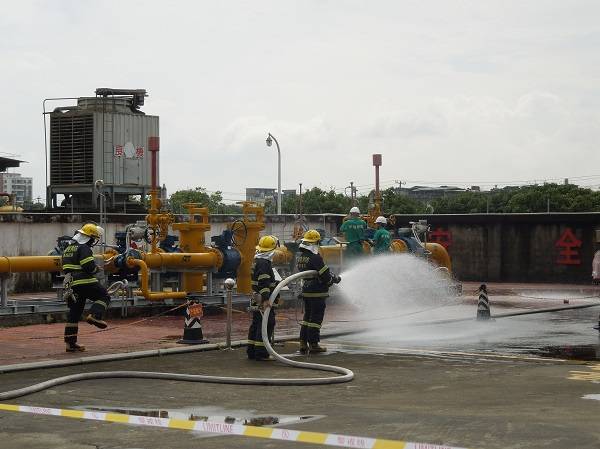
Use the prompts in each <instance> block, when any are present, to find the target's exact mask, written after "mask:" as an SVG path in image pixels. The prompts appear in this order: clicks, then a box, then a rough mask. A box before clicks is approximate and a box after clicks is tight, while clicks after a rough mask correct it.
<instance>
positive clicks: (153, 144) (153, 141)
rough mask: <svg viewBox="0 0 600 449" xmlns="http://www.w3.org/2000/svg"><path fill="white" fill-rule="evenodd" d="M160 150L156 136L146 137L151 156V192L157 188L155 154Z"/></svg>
mask: <svg viewBox="0 0 600 449" xmlns="http://www.w3.org/2000/svg"><path fill="white" fill-rule="evenodd" d="M159 148H160V140H159V137H158V136H152V137H148V149H149V150H150V153H151V154H152V190H155V189H157V188H158V179H157V177H158V176H157V164H158V161H157V159H156V158H157V154H156V153H158V151H159Z"/></svg>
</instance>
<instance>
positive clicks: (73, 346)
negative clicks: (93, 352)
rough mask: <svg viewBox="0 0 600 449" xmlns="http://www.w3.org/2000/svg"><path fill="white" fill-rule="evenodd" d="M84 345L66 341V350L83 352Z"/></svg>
mask: <svg viewBox="0 0 600 449" xmlns="http://www.w3.org/2000/svg"><path fill="white" fill-rule="evenodd" d="M83 351H85V346H81V345H78V344H77V343H67V352H83Z"/></svg>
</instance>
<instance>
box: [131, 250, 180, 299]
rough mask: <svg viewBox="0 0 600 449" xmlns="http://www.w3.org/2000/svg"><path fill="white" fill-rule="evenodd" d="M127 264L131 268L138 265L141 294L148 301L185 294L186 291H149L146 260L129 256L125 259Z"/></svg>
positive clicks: (178, 297) (178, 296)
mask: <svg viewBox="0 0 600 449" xmlns="http://www.w3.org/2000/svg"><path fill="white" fill-rule="evenodd" d="M127 266H129V267H131V268H133V267H140V275H141V282H140V291H141V292H142V296H143V297H144V298H145V299H147V300H148V301H158V300H161V299H182V298H185V297H186V296H187V292H151V291H150V289H149V288H148V282H149V277H150V276H149V271H150V270H148V265H146V262H144V261H143V260H140V259H134V258H133V257H129V258H128V259H127Z"/></svg>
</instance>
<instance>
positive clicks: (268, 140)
mask: <svg viewBox="0 0 600 449" xmlns="http://www.w3.org/2000/svg"><path fill="white" fill-rule="evenodd" d="M271 145H273V139H271V134H269V135H268V136H267V146H268V147H270V146H271Z"/></svg>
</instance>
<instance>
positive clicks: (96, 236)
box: [62, 223, 110, 352]
mask: <svg viewBox="0 0 600 449" xmlns="http://www.w3.org/2000/svg"><path fill="white" fill-rule="evenodd" d="M103 233H104V230H103V229H102V228H101V227H100V226H97V225H95V224H93V223H87V224H85V225H83V226H82V227H81V229H79V230H78V231H77V232H76V233H75V235H74V236H73V238H72V239H71V241H70V242H69V245H68V246H67V247H66V248H65V250H64V252H63V255H62V269H63V271H64V273H65V279H64V298H65V300H66V301H67V305H68V306H69V313H68V315H67V323H66V324H65V343H66V345H67V352H80V351H85V347H83V346H81V345H78V344H77V330H78V322H79V320H80V319H81V316H82V314H83V309H84V307H85V303H86V300H88V299H89V300H91V301H93V303H92V307H91V308H90V310H89V314H88V315H87V316H86V318H85V321H87V322H88V323H89V324H91V325H93V326H96V327H98V328H100V329H106V327H107V326H108V325H107V324H106V321H104V320H103V319H102V318H103V316H104V313H105V311H106V309H107V308H108V304H109V302H110V295H109V294H108V292H107V291H106V288H104V286H102V285H101V284H100V282H99V281H98V279H97V278H96V277H95V276H94V274H95V273H97V272H98V266H97V265H96V263H95V262H94V254H93V253H92V247H93V246H94V245H96V243H98V241H99V240H100V238H101V237H102V234H103Z"/></svg>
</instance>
